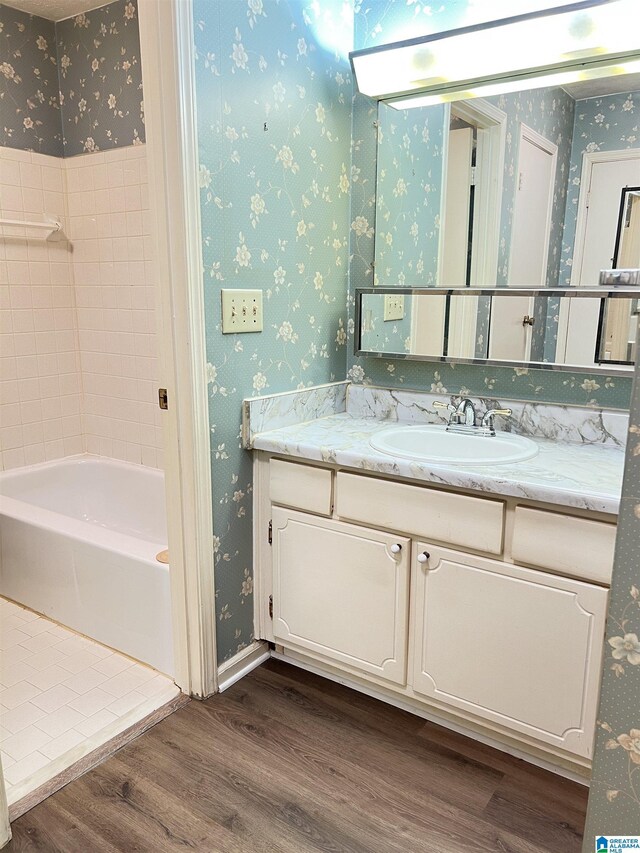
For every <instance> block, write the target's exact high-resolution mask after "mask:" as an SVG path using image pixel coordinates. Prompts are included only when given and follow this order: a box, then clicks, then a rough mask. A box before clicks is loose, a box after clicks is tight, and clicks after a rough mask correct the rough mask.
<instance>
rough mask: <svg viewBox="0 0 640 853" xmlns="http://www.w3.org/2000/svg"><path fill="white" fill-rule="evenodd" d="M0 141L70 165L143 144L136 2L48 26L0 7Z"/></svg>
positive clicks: (120, 0)
mask: <svg viewBox="0 0 640 853" xmlns="http://www.w3.org/2000/svg"><path fill="white" fill-rule="evenodd" d="M0 70H1V71H2V74H1V75H0V81H2V88H0V104H1V105H2V122H1V124H2V137H0V143H1V144H2V145H6V146H8V147H10V148H21V149H23V150H27V151H39V152H41V153H43V154H51V155H53V156H56V157H63V156H64V157H73V156H74V155H75V154H84V153H87V152H89V151H103V150H106V149H109V148H119V147H122V146H126V145H138V144H141V143H142V142H144V140H145V132H144V105H143V99H142V70H141V66H140V35H139V31H138V10H137V3H136V0H115V2H112V3H108V4H107V5H105V6H102V7H100V8H99V9H92V10H91V11H90V12H86V13H84V14H81V15H75V16H74V17H72V18H68V19H66V20H64V21H59V22H58V23H57V24H54V23H53V22H51V21H47V20H45V19H44V18H39V17H36V16H32V15H27V14H25V13H23V12H19V11H17V10H15V9H11V8H9V7H8V6H4V5H2V4H0Z"/></svg>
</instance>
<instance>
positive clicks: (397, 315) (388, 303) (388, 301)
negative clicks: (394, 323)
mask: <svg viewBox="0 0 640 853" xmlns="http://www.w3.org/2000/svg"><path fill="white" fill-rule="evenodd" d="M403 318H404V296H403V295H402V294H398V296H395V295H394V294H393V293H387V294H385V297H384V319H385V320H402V319H403Z"/></svg>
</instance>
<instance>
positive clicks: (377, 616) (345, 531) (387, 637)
mask: <svg viewBox="0 0 640 853" xmlns="http://www.w3.org/2000/svg"><path fill="white" fill-rule="evenodd" d="M272 520H273V633H274V637H275V639H276V641H277V642H281V643H283V644H284V645H285V646H287V647H290V648H296V647H297V648H301V649H307V650H309V651H310V652H312V653H315V654H317V655H320V656H322V657H323V658H325V659H329V660H336V661H339V662H340V663H342V664H346V665H347V666H350V667H353V668H354V669H355V670H356V671H358V670H359V671H361V672H363V673H370V674H372V675H376V676H378V677H379V678H383V679H386V680H387V681H391V682H393V683H395V684H405V683H406V664H407V632H408V622H407V620H408V609H409V565H410V557H411V555H410V550H411V548H410V540H409V539H405V538H403V537H402V536H395V535H393V534H390V533H378V532H377V531H375V530H366V529H365V528H362V527H357V526H356V525H353V524H344V523H342V522H338V521H331V520H329V519H323V518H318V517H315V516H312V515H307V514H306V513H301V512H295V511H293V510H285V509H281V508H280V507H274V509H273V517H272ZM395 545H399V546H400V551H399V552H398V553H394V552H393V551H392V550H391V549H392V547H393V546H395Z"/></svg>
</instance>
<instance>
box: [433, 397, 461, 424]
mask: <svg viewBox="0 0 640 853" xmlns="http://www.w3.org/2000/svg"><path fill="white" fill-rule="evenodd" d="M433 408H434V409H445V410H446V411H447V412H450V413H451V414H450V415H449V421H448V423H450V424H451V423H458V420H459V415H458V410H457V408H456V407H455V406H454V405H453V403H442V402H440V400H435V401H434V403H433Z"/></svg>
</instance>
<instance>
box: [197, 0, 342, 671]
mask: <svg viewBox="0 0 640 853" xmlns="http://www.w3.org/2000/svg"><path fill="white" fill-rule="evenodd" d="M321 14H322V10H321V8H320V6H319V5H318V4H314V3H313V2H309V3H306V2H300V0H246V2H245V0H242V2H240V0H238V2H236V3H226V2H219V3H218V2H211V0H196V2H195V3H194V28H195V37H196V69H195V70H196V87H197V103H198V142H199V150H200V187H201V213H202V241H203V260H204V289H205V310H206V324H207V353H208V360H209V365H208V376H209V398H210V427H211V464H212V477H213V490H214V506H213V510H214V520H213V524H214V550H215V565H216V596H217V620H218V631H217V637H218V654H219V658H220V660H221V661H223V660H226V659H228V658H230V657H231V656H233V655H234V654H235V653H236V652H238V651H239V650H240V649H242V648H243V647H244V646H246V645H247V644H248V643H249V642H250V641H251V640H252V638H253V604H252V591H253V571H252V503H251V502H252V488H253V486H252V459H251V454H250V453H249V452H247V451H245V450H242V449H241V447H240V419H241V412H242V406H241V401H242V399H243V397H250V396H256V395H258V394H260V393H273V392H277V391H285V390H291V389H295V388H303V387H305V386H307V385H314V384H318V383H323V382H328V381H331V380H334V379H343V378H344V374H345V360H346V355H345V352H346V341H347V334H346V323H347V318H346V308H345V294H346V292H347V274H348V263H349V257H348V233H349V191H350V186H351V175H350V170H349V165H350V140H351V76H350V73H349V70H348V65H347V63H346V59H345V58H342V57H337V56H335V55H334V54H333V53H330V52H328V51H327V49H326V48H325V47H322V46H321V45H320V43H319V42H318V41H317V38H316V34H317V28H318V26H319V24H320V21H319V16H320V15H321ZM348 23H349V22H347V23H346V24H345V26H347V25H348ZM351 23H352V21H351ZM223 287H225V288H227V287H232V288H243V287H248V288H253V287H260V288H262V289H263V291H264V331H263V332H262V333H261V334H244V335H224V336H223V335H222V334H221V328H220V319H221V318H220V289H221V288H223ZM265 535H266V531H265Z"/></svg>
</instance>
